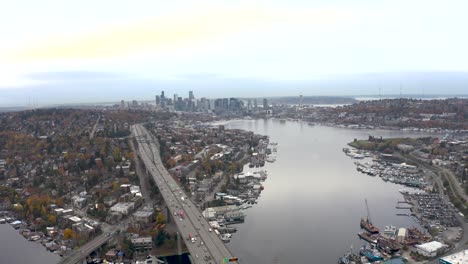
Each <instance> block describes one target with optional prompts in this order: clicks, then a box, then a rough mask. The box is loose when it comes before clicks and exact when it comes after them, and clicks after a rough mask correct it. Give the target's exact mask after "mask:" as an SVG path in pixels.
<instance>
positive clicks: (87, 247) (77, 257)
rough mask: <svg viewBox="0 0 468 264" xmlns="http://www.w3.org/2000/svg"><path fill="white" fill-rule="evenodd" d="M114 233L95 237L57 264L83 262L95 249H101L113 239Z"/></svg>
mask: <svg viewBox="0 0 468 264" xmlns="http://www.w3.org/2000/svg"><path fill="white" fill-rule="evenodd" d="M114 234H115V232H111V233H105V234H102V235H99V236H97V237H95V238H94V239H93V240H91V241H89V242H88V243H86V244H84V245H83V246H81V247H80V249H78V250H76V251H74V252H73V254H71V255H68V256H66V257H64V258H62V259H61V260H60V261H59V262H58V263H57V264H75V263H78V262H81V261H83V259H85V258H86V257H87V256H89V254H91V252H93V251H94V250H96V248H99V247H101V246H102V245H103V244H104V243H106V242H107V241H108V240H110V239H111V238H113V237H114Z"/></svg>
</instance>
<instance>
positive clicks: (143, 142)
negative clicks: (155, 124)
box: [132, 125, 236, 264]
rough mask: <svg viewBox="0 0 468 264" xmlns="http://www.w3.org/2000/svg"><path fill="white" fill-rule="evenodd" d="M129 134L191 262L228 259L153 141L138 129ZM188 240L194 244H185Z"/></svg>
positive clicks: (218, 239)
mask: <svg viewBox="0 0 468 264" xmlns="http://www.w3.org/2000/svg"><path fill="white" fill-rule="evenodd" d="M132 133H133V134H134V135H135V137H136V138H137V142H138V144H139V148H138V151H139V154H140V157H141V159H142V161H143V162H144V164H145V166H146V169H147V170H148V172H149V173H150V174H151V175H152V176H153V178H154V180H155V182H156V184H157V186H158V187H159V190H160V192H161V195H162V197H163V199H164V200H165V201H166V204H167V206H168V208H169V211H170V212H171V214H172V215H173V216H174V219H175V222H176V225H177V227H178V229H179V231H180V233H181V236H182V238H183V239H184V240H186V245H187V248H188V250H189V252H190V254H191V256H192V260H193V262H194V263H211V264H215V263H222V260H223V259H224V258H232V257H233V256H232V254H231V252H230V251H229V249H228V248H227V247H226V245H225V244H224V243H223V242H222V241H221V239H220V238H219V237H218V236H217V235H216V233H214V232H212V231H211V227H210V226H209V224H208V222H207V221H206V220H205V218H204V217H203V216H202V214H201V212H200V211H199V210H198V208H197V207H196V206H195V205H194V204H193V203H192V202H191V201H190V199H189V198H188V197H187V196H186V195H185V193H184V192H183V190H182V189H181V188H180V186H179V185H178V184H177V182H176V181H175V180H174V179H173V178H172V176H171V175H170V174H169V172H168V171H167V170H166V169H165V168H164V165H163V164H162V161H161V157H160V154H159V144H158V141H157V139H155V138H154V137H153V136H152V135H151V134H150V133H149V132H148V131H147V130H146V129H145V128H144V127H143V126H142V125H134V126H132ZM181 213H182V214H183V216H181ZM189 237H193V238H195V239H196V240H195V241H189ZM232 263H236V262H232Z"/></svg>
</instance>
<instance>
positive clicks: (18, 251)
mask: <svg viewBox="0 0 468 264" xmlns="http://www.w3.org/2000/svg"><path fill="white" fill-rule="evenodd" d="M59 260H60V256H58V255H56V254H53V253H51V252H49V251H47V250H46V249H45V247H43V246H42V245H41V244H39V243H36V242H31V241H28V240H26V239H25V238H24V237H23V236H22V235H20V234H19V232H18V230H15V229H14V228H13V227H11V226H10V225H9V224H0V263H1V264H3V263H5V264H6V263H8V264H10V263H21V264H26V263H34V264H52V263H57V262H58V261H59Z"/></svg>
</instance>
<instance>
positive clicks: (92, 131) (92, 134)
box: [89, 116, 101, 139]
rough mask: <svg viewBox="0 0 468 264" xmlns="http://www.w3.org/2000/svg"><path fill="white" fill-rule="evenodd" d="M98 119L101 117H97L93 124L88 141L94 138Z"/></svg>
mask: <svg viewBox="0 0 468 264" xmlns="http://www.w3.org/2000/svg"><path fill="white" fill-rule="evenodd" d="M100 119H101V116H98V118H97V120H96V123H95V124H94V126H93V129H92V130H91V133H89V139H93V138H94V133H96V128H97V125H98V124H99V120H100Z"/></svg>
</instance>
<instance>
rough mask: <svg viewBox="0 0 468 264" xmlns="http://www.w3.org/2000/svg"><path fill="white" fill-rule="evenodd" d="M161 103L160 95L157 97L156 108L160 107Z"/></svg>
mask: <svg viewBox="0 0 468 264" xmlns="http://www.w3.org/2000/svg"><path fill="white" fill-rule="evenodd" d="M160 103H161V99H160V98H159V95H156V106H158V105H159V104H160Z"/></svg>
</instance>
